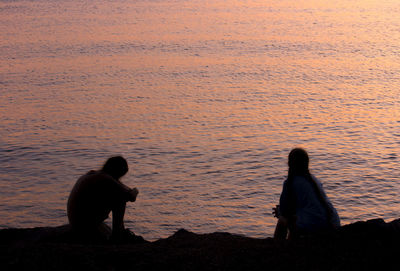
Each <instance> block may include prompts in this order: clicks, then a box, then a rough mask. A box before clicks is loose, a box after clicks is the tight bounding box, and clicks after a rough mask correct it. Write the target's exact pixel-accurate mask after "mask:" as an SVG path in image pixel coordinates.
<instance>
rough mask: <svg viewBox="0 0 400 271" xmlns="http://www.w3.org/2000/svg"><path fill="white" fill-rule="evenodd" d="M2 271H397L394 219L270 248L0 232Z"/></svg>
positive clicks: (236, 239) (245, 241)
mask: <svg viewBox="0 0 400 271" xmlns="http://www.w3.org/2000/svg"><path fill="white" fill-rule="evenodd" d="M0 244H1V256H0V260H1V263H2V264H1V269H2V270H73V269H75V270H287V269H292V270H383V269H384V270H398V266H399V265H398V263H399V260H400V258H399V255H400V219H397V220H395V221H392V222H390V223H385V222H384V221H383V220H381V219H375V220H370V221H367V222H357V223H354V224H350V225H346V226H343V227H342V228H341V229H339V230H338V231H336V232H334V233H329V234H327V233H325V234H318V235H313V236H310V237H307V238H302V239H300V240H297V241H296V242H284V243H275V242H274V240H273V239H271V238H267V239H255V238H248V237H243V236H238V235H233V234H229V233H211V234H195V233H191V232H188V231H186V230H179V231H178V232H176V233H175V234H174V235H172V236H171V237H169V238H166V239H160V240H158V241H155V242H145V243H137V244H132V243H130V244H82V243H79V242H77V241H76V240H74V238H73V237H72V236H71V233H70V232H69V228H68V226H60V227H54V228H33V229H4V230H0Z"/></svg>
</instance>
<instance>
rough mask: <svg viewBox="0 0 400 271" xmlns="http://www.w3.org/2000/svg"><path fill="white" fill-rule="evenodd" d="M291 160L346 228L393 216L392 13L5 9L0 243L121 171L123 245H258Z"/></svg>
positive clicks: (397, 68)
mask: <svg viewBox="0 0 400 271" xmlns="http://www.w3.org/2000/svg"><path fill="white" fill-rule="evenodd" d="M297 146H301V147H304V148H306V149H307V150H308V151H309V153H310V156H311V168H312V171H313V173H314V174H315V175H316V176H317V177H319V179H320V180H321V181H322V182H323V183H324V187H325V189H326V192H327V194H328V195H329V196H330V198H331V200H332V201H333V203H334V205H335V206H336V207H337V209H338V211H339V214H340V216H341V218H342V222H343V224H347V223H350V222H354V221H356V220H365V219H371V218H377V217H382V218H384V219H386V220H391V219H394V218H398V217H399V213H400V212H399V211H400V197H399V194H400V193H399V192H400V184H399V169H400V168H399V165H400V158H399V153H400V3H399V2H398V1H394V0H392V1H362V0H356V1H347V0H340V1H334V3H332V1H312V0H311V1H258V0H249V1H236V0H227V1H201V0H187V1H184V0H175V1H164V0H159V1H156V0H154V1H152V0H148V1H134V0H117V1H103V0H95V1H77V0H71V1H61V0H54V1H49V0H39V1H19V0H16V1H8V0H0V228H6V227H35V226H49V225H51V226H55V225H60V224H63V223H66V222H67V218H66V201H67V197H68V194H69V191H70V190H71V188H72V186H73V184H74V183H75V180H76V179H77V178H78V177H79V176H80V175H81V174H83V173H85V172H86V171H88V170H89V169H96V168H98V167H100V166H101V165H102V163H103V162H104V161H105V159H106V158H108V157H109V156H111V155H116V154H121V155H123V156H125V157H126V158H127V160H128V162H129V164H130V171H129V173H128V174H127V176H125V177H124V179H123V181H124V182H125V183H127V184H128V185H130V186H137V187H138V189H139V190H140V195H139V198H138V201H137V202H136V203H134V204H130V205H129V207H128V210H127V222H126V224H127V226H128V227H129V228H131V229H132V230H133V231H135V232H136V233H138V234H141V235H143V236H144V237H145V238H147V239H150V240H154V239H157V238H160V237H167V236H169V235H170V234H172V233H173V232H174V231H176V230H177V229H179V228H187V229H189V230H192V231H195V232H199V233H203V232H213V231H217V230H218V231H229V232H232V233H238V234H245V235H248V236H252V237H268V236H271V234H272V232H273V228H274V225H275V219H274V218H273V217H272V215H271V208H272V207H273V206H274V205H275V204H276V203H277V202H278V200H279V194H280V192H281V186H282V182H283V181H284V179H285V177H286V174H287V165H286V159H287V154H288V153H289V151H290V149H291V148H293V147H297Z"/></svg>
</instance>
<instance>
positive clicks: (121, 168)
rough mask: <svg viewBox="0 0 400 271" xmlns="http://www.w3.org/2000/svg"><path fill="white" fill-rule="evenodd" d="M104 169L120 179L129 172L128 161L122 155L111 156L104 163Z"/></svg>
mask: <svg viewBox="0 0 400 271" xmlns="http://www.w3.org/2000/svg"><path fill="white" fill-rule="evenodd" d="M102 171H104V172H105V173H107V174H109V175H111V176H112V177H114V178H116V179H119V178H121V177H122V176H124V175H125V174H126V173H127V172H128V163H127V162H126V160H125V158H123V157H122V156H115V157H111V158H109V159H108V160H107V162H106V163H105V164H104V166H103V168H102Z"/></svg>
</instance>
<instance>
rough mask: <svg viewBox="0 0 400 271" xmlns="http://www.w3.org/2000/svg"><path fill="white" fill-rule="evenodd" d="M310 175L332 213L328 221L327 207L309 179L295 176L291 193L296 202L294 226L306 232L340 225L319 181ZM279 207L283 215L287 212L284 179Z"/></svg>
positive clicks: (336, 214)
mask: <svg viewBox="0 0 400 271" xmlns="http://www.w3.org/2000/svg"><path fill="white" fill-rule="evenodd" d="M311 177H312V179H313V180H314V182H315V183H316V184H317V187H318V189H319V191H320V193H321V195H322V197H323V199H324V200H325V201H326V203H327V206H328V208H329V209H330V212H331V214H332V215H331V218H330V221H329V216H328V213H327V209H326V207H325V206H324V204H323V203H322V202H321V200H320V198H319V197H318V195H317V193H316V191H315V188H314V187H313V185H312V183H311V182H310V180H308V179H307V178H306V177H304V176H295V177H294V178H293V193H294V197H295V204H296V210H295V215H296V217H297V219H296V227H297V228H298V229H299V230H300V231H302V232H306V233H309V232H314V231H318V230H323V229H329V228H331V226H333V227H340V219H339V215H338V213H337V211H336V209H335V208H334V207H333V205H332V203H331V202H330V201H329V199H328V197H327V196H326V194H325V192H324V189H323V188H322V184H321V182H320V181H319V180H318V179H317V178H316V177H315V176H313V175H311ZM280 208H281V213H282V215H283V216H285V214H288V213H289V202H288V184H287V181H285V183H284V185H283V190H282V194H281V198H280Z"/></svg>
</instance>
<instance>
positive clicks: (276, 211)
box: [272, 205, 281, 218]
mask: <svg viewBox="0 0 400 271" xmlns="http://www.w3.org/2000/svg"><path fill="white" fill-rule="evenodd" d="M272 214H273V215H274V217H277V218H279V217H280V216H281V211H280V210H279V205H276V206H275V207H274V208H272Z"/></svg>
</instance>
